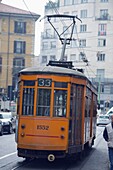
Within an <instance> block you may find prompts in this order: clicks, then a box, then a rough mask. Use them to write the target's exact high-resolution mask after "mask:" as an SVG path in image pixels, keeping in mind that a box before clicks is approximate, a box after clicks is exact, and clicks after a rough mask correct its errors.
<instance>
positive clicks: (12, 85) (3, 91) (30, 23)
mask: <svg viewBox="0 0 113 170" xmlns="http://www.w3.org/2000/svg"><path fill="white" fill-rule="evenodd" d="M38 18H39V15H38V14H35V13H30V12H29V11H25V10H21V9H18V8H15V7H12V6H8V5H6V4H3V3H1V2H0V95H1V96H2V95H7V96H8V97H9V99H10V100H14V96H15V94H16V91H17V82H18V72H19V71H20V70H21V69H23V68H25V67H29V66H31V61H32V59H33V58H34V43H35V22H36V21H37V20H38Z"/></svg>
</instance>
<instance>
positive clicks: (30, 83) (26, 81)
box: [24, 80, 35, 86]
mask: <svg viewBox="0 0 113 170" xmlns="http://www.w3.org/2000/svg"><path fill="white" fill-rule="evenodd" d="M34 85H35V81H32V80H24V86H34Z"/></svg>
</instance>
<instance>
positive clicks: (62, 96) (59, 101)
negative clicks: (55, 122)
mask: <svg viewBox="0 0 113 170" xmlns="http://www.w3.org/2000/svg"><path fill="white" fill-rule="evenodd" d="M66 101H67V91H66V90H54V114H53V115H54V117H66Z"/></svg>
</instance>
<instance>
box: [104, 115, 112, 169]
mask: <svg viewBox="0 0 113 170" xmlns="http://www.w3.org/2000/svg"><path fill="white" fill-rule="evenodd" d="M103 137H104V139H105V141H106V142H107V144H108V154H109V161H110V170H113V115H111V122H110V123H109V124H108V125H106V127H105V129H104V132H103Z"/></svg>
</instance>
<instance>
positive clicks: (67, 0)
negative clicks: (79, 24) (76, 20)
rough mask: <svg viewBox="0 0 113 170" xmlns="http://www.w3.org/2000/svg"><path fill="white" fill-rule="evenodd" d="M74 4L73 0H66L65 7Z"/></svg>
mask: <svg viewBox="0 0 113 170" xmlns="http://www.w3.org/2000/svg"><path fill="white" fill-rule="evenodd" d="M71 4H72V0H64V5H71Z"/></svg>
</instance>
